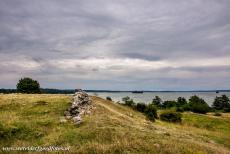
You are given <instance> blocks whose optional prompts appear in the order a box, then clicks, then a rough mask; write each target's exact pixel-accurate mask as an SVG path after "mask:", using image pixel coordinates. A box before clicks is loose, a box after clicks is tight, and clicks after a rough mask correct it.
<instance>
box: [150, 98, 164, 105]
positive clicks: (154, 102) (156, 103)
mask: <svg viewBox="0 0 230 154" xmlns="http://www.w3.org/2000/svg"><path fill="white" fill-rule="evenodd" d="M161 103H162V100H161V98H160V97H159V96H155V98H154V99H153V101H152V104H153V105H155V106H156V107H161V105H162V104H161Z"/></svg>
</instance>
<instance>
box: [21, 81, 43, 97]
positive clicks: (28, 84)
mask: <svg viewBox="0 0 230 154" xmlns="http://www.w3.org/2000/svg"><path fill="white" fill-rule="evenodd" d="M17 91H18V92H20V93H32V94H33V93H41V91H40V85H39V83H38V81H36V80H33V79H31V78H27V77H26V78H22V79H20V80H19V82H18V83H17Z"/></svg>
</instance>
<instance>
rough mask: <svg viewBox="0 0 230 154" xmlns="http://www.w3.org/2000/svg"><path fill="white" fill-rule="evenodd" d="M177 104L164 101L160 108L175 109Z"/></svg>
mask: <svg viewBox="0 0 230 154" xmlns="http://www.w3.org/2000/svg"><path fill="white" fill-rule="evenodd" d="M176 104H177V102H176V101H164V102H163V104H162V108H172V107H175V106H176Z"/></svg>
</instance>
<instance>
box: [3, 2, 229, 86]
mask: <svg viewBox="0 0 230 154" xmlns="http://www.w3.org/2000/svg"><path fill="white" fill-rule="evenodd" d="M229 7H230V2H229V1H228V0H218V1H217V0H190V1H183V0H173V1H172V0H166V1H160V0H144V1H138V0H134V1H127V0H126V1H125V0H117V1H114V2H112V1H107V0H96V1H90V0H84V1H83V0H82V1H81V0H80V1H75V0H67V1H62V0H47V1H35V0H32V1H27V0H19V1H18V0H11V1H1V2H0V23H1V24H0V71H1V75H0V87H5V88H12V87H14V86H15V83H16V82H17V80H18V79H19V78H20V77H22V76H31V77H33V78H36V79H38V80H39V81H40V82H41V85H42V87H53V88H76V86H79V87H77V88H87V89H123V90H129V89H146V90H175V89H179V90H181V89H216V88H220V89H222V88H223V89H225V88H226V89H228V88H229V87H230V83H229V82H228V79H229V77H230V71H229V68H230V62H229V61H230V45H229V40H230V18H229V16H230V12H229Z"/></svg>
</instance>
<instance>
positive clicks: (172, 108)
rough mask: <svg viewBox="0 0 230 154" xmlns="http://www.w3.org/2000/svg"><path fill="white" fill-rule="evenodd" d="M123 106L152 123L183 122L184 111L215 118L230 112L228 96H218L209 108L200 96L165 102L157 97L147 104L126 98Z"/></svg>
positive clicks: (108, 98)
mask: <svg viewBox="0 0 230 154" xmlns="http://www.w3.org/2000/svg"><path fill="white" fill-rule="evenodd" d="M106 99H107V100H110V101H111V100H112V98H111V97H107V98H106ZM122 101H123V103H121V104H122V105H126V106H129V107H131V108H133V109H135V110H137V111H139V112H142V113H144V114H145V115H146V117H147V118H148V119H150V120H152V121H154V120H155V119H157V118H160V119H161V120H164V121H169V122H181V117H182V114H181V112H184V111H191V112H194V113H199V114H206V113H207V112H214V115H215V116H221V112H230V100H229V98H228V96H226V95H222V96H217V97H216V98H215V100H214V101H213V103H212V106H209V105H208V104H207V103H206V102H205V101H204V100H203V99H202V98H200V97H199V96H196V95H194V96H191V97H190V98H189V99H188V100H186V99H185V98H184V97H179V98H177V100H167V101H163V100H162V99H161V98H160V97H159V96H155V98H154V99H153V100H152V102H150V103H148V104H146V103H135V102H134V101H133V99H131V98H130V97H128V96H126V97H124V98H122ZM157 110H161V111H163V112H161V114H160V116H158V114H157Z"/></svg>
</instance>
